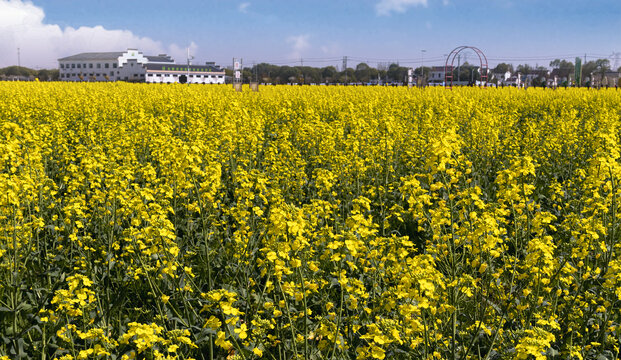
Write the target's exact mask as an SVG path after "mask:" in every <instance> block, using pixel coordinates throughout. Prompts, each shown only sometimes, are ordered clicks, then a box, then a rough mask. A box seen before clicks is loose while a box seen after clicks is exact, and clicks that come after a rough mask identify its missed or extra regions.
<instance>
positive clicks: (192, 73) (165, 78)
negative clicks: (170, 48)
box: [145, 63, 224, 84]
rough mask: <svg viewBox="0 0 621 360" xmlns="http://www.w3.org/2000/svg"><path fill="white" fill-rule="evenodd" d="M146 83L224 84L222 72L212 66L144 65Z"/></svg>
mask: <svg viewBox="0 0 621 360" xmlns="http://www.w3.org/2000/svg"><path fill="white" fill-rule="evenodd" d="M145 69H146V78H145V81H146V82H148V83H160V84H161V83H164V84H165V83H182V84H185V83H190V84H224V70H223V69H220V68H219V67H217V66H215V64H214V65H191V64H190V65H179V64H151V63H149V64H146V65H145Z"/></svg>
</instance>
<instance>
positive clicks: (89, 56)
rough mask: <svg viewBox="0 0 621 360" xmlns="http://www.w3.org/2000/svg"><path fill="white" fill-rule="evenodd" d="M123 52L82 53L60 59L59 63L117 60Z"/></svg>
mask: <svg viewBox="0 0 621 360" xmlns="http://www.w3.org/2000/svg"><path fill="white" fill-rule="evenodd" d="M121 55H123V52H120V51H114V52H92V53H81V54H76V55H71V56H67V57H64V58H60V59H58V61H79V60H117V59H118V58H119V57H120V56H121Z"/></svg>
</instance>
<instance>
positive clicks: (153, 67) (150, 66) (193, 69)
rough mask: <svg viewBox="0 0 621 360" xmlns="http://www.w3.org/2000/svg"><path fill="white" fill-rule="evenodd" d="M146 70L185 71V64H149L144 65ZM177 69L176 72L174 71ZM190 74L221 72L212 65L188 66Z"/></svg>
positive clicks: (186, 66)
mask: <svg viewBox="0 0 621 360" xmlns="http://www.w3.org/2000/svg"><path fill="white" fill-rule="evenodd" d="M144 66H145V67H146V69H147V70H151V71H187V69H188V65H187V64H151V63H147V64H145V65H144ZM176 69H178V70H176ZM190 71H191V72H223V71H224V70H222V69H220V67H218V66H213V65H190Z"/></svg>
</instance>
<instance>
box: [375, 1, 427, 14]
mask: <svg viewBox="0 0 621 360" xmlns="http://www.w3.org/2000/svg"><path fill="white" fill-rule="evenodd" d="M412 6H427V0H380V2H378V3H377V4H376V5H375V12H376V13H377V14H378V15H390V14H391V13H392V12H395V13H403V12H405V11H406V10H407V9H408V8H409V7H412Z"/></svg>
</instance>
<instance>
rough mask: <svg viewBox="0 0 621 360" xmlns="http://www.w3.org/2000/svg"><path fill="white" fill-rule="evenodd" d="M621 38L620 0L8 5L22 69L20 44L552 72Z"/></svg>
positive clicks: (36, 53) (6, 42)
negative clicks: (483, 62)
mask: <svg viewBox="0 0 621 360" xmlns="http://www.w3.org/2000/svg"><path fill="white" fill-rule="evenodd" d="M620 34H621V0H592V1H582V0H564V1H561V0H485V1H484V0H357V1H345V0H332V1H328V0H314V1H302V0H294V1H292V0H289V1H284V0H270V1H267V0H263V1H259V0H212V1H196V0H186V1H176V2H172V1H162V0H151V1H139V0H124V1H120V0H106V1H93V0H33V1H32V2H30V1H23V0H0V67H2V66H7V65H12V64H14V63H16V62H17V54H16V52H17V47H19V48H20V61H21V63H22V64H23V65H27V66H32V67H53V66H55V65H56V59H57V58H58V57H62V56H67V55H72V54H75V53H78V52H84V51H113V50H124V49H125V48H127V47H136V48H139V49H140V50H143V52H144V53H146V54H154V53H159V52H165V53H169V54H171V55H173V57H175V59H176V60H177V61H178V62H183V61H185V55H184V54H185V50H184V49H185V48H186V47H188V46H189V47H190V48H191V51H192V54H193V55H194V56H195V61H194V62H195V63H202V62H204V61H210V60H212V61H216V62H218V63H220V64H222V65H228V63H230V62H231V59H232V57H238V58H239V57H241V58H243V59H244V63H245V64H249V63H252V62H262V61H267V62H275V63H281V64H290V65H295V64H300V63H301V61H303V62H304V64H305V65H315V66H325V65H339V66H340V64H341V62H342V61H341V60H340V59H341V58H342V57H343V56H344V55H347V56H349V58H350V66H351V65H352V64H355V63H357V62H360V61H365V62H366V61H368V63H369V64H370V65H372V66H376V65H377V63H378V62H392V61H399V62H400V63H401V64H404V65H407V66H419V65H420V63H421V61H422V60H423V59H422V58H423V57H424V59H425V60H424V61H425V64H426V65H430V64H440V63H441V62H442V59H443V55H444V54H447V53H449V52H450V51H451V50H452V49H453V48H455V47H456V46H459V45H472V46H477V47H479V48H480V49H482V50H483V51H484V52H485V53H486V55H487V56H488V58H489V63H490V65H492V66H493V65H494V64H496V63H498V62H502V61H507V62H513V63H515V64H517V63H525V62H528V63H530V64H532V65H535V64H539V65H545V66H547V65H548V63H549V62H550V60H551V59H552V58H554V57H563V58H568V59H573V58H574V57H575V56H576V55H580V56H584V54H585V53H586V54H587V56H588V59H591V58H595V57H608V56H610V55H611V54H612V52H613V51H619V52H621V36H620ZM423 49H424V50H426V51H425V53H424V56H423V57H422V56H421V55H422V52H421V50H423ZM300 59H302V60H300ZM469 59H470V60H471V61H472V60H474V55H470V57H469ZM612 62H613V64H614V61H612ZM618 65H619V66H621V63H619V64H618Z"/></svg>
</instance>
